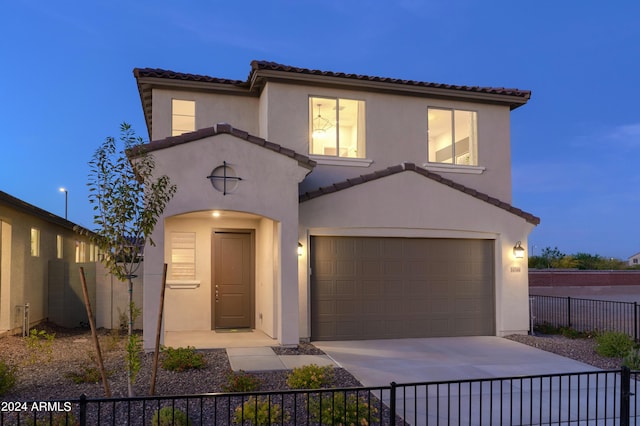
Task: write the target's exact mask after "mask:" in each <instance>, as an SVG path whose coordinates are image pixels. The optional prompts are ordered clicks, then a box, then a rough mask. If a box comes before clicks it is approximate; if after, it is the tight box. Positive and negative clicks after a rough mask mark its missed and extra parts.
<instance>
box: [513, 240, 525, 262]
mask: <svg viewBox="0 0 640 426" xmlns="http://www.w3.org/2000/svg"><path fill="white" fill-rule="evenodd" d="M520 244H521V242H520V241H518V242H517V243H516V245H515V246H513V256H514V257H515V258H516V259H522V258H524V248H523V247H522V246H521V245H520Z"/></svg>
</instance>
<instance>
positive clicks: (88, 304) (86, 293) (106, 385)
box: [80, 266, 111, 398]
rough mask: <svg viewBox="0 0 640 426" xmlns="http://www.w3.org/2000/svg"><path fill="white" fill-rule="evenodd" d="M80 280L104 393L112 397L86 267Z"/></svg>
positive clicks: (81, 271) (82, 269)
mask: <svg viewBox="0 0 640 426" xmlns="http://www.w3.org/2000/svg"><path fill="white" fill-rule="evenodd" d="M80 281H81V282H82V294H83V295H84V306H85V307H86V308H87V316H88V317H89V325H90V326H91V335H92V336H93V343H94V345H95V347H96V352H97V353H98V367H99V368H100V375H101V376H102V383H103V384H104V393H105V395H106V396H107V398H111V389H109V382H108V381H107V372H106V371H105V369H104V363H103V362H102V352H101V351H100V341H99V340H98V333H97V332H96V324H95V322H94V321H93V312H92V310H91V302H90V301H89V291H88V290H87V280H86V278H85V277H84V268H83V267H82V266H81V267H80Z"/></svg>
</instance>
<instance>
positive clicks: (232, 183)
mask: <svg viewBox="0 0 640 426" xmlns="http://www.w3.org/2000/svg"><path fill="white" fill-rule="evenodd" d="M207 179H209V180H210V181H211V185H212V186H213V188H214V189H215V190H216V191H219V192H222V195H227V194H230V193H232V192H233V191H235V190H236V188H237V187H238V182H240V181H241V180H242V178H241V177H238V175H237V174H236V171H235V170H234V169H233V167H230V166H229V165H228V164H227V162H226V161H223V162H222V165H221V166H218V167H216V168H215V169H213V170H212V171H211V174H210V175H209V176H207Z"/></svg>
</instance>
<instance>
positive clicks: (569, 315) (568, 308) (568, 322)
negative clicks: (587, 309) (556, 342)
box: [567, 297, 571, 328]
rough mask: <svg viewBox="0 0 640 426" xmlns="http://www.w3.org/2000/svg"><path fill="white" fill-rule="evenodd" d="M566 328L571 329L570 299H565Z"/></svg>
mask: <svg viewBox="0 0 640 426" xmlns="http://www.w3.org/2000/svg"><path fill="white" fill-rule="evenodd" d="M567 328H571V298H570V297H567Z"/></svg>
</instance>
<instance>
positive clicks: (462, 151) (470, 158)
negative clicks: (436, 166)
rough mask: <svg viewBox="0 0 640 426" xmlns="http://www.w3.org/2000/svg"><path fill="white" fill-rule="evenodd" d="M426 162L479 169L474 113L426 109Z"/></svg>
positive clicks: (476, 121)
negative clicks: (427, 145)
mask: <svg viewBox="0 0 640 426" xmlns="http://www.w3.org/2000/svg"><path fill="white" fill-rule="evenodd" d="M427 115H428V126H429V127H428V129H429V140H428V144H429V162H430V163H445V164H455V165H463V166H477V165H478V137H477V134H478V119H477V113H476V112H475V111H463V110H458V109H444V108H429V109H428V113H427Z"/></svg>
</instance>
